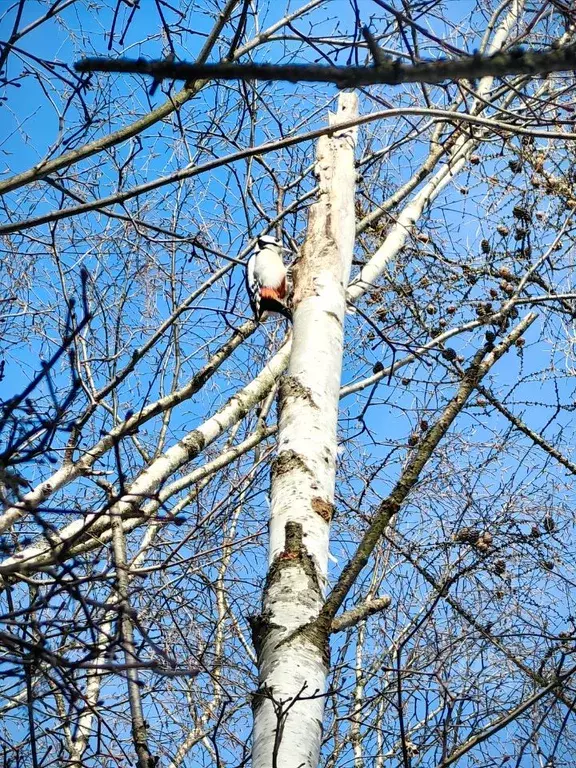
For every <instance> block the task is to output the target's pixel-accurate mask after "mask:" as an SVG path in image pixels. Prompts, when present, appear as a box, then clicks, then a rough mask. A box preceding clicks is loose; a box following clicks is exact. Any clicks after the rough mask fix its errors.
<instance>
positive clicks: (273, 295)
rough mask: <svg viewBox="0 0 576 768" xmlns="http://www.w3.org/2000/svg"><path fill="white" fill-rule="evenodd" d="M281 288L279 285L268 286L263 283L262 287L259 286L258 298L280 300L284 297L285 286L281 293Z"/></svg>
mask: <svg viewBox="0 0 576 768" xmlns="http://www.w3.org/2000/svg"><path fill="white" fill-rule="evenodd" d="M281 288H282V286H280V288H270V287H268V286H264V285H263V286H262V288H260V298H261V299H262V300H264V299H275V300H276V301H280V300H281V299H283V298H284V295H285V293H286V286H284V292H283V293H281V292H280V291H281Z"/></svg>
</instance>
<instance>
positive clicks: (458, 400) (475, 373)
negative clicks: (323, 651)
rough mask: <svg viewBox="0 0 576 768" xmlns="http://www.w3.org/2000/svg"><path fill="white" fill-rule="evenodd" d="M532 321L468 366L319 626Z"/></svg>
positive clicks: (354, 558)
mask: <svg viewBox="0 0 576 768" xmlns="http://www.w3.org/2000/svg"><path fill="white" fill-rule="evenodd" d="M535 319H536V315H535V314H530V315H527V316H526V317H525V318H524V319H523V320H521V321H520V322H519V323H518V325H517V326H516V328H515V329H514V330H513V331H511V332H510V333H509V334H508V336H507V337H506V338H505V339H504V340H503V341H502V343H501V344H499V345H498V346H497V347H494V349H492V350H489V348H488V347H484V348H482V349H480V350H479V351H478V352H477V353H476V355H475V356H474V359H473V360H472V363H471V365H470V366H469V367H468V369H467V370H466V372H465V374H464V377H463V379H462V382H461V384H460V387H459V388H458V391H457V392H456V394H455V395H454V397H453V398H452V400H450V402H449V403H448V405H447V406H446V408H445V409H444V412H443V413H442V415H441V416H440V418H439V419H438V421H437V422H436V424H434V425H433V426H432V427H431V429H430V431H429V432H428V433H427V434H426V436H425V437H424V438H423V440H422V442H421V443H420V445H419V447H418V449H417V450H416V451H415V453H414V455H413V456H412V458H411V460H410V461H409V462H408V464H407V465H406V468H405V469H404V471H403V473H402V476H401V477H400V479H399V480H398V482H397V483H396V485H395V487H394V489H393V490H392V493H391V494H390V496H389V497H388V498H387V499H384V501H383V502H382V503H381V504H380V506H379V508H378V509H377V511H376V513H375V515H374V517H373V519H372V521H371V523H370V526H369V527H368V530H367V531H366V533H365V534H364V536H363V537H362V541H361V542H360V544H359V545H358V549H357V550H356V552H355V554H354V555H353V556H352V558H351V559H350V560H349V562H348V564H347V565H346V567H345V568H344V570H343V571H342V573H341V575H340V578H339V579H338V582H337V583H336V585H335V586H334V588H333V589H332V592H331V593H330V594H329V595H328V598H327V599H326V602H325V603H324V606H323V608H322V610H321V611H320V615H319V616H318V619H317V620H316V622H317V623H318V624H320V625H322V624H325V625H327V626H330V625H331V623H332V621H333V620H334V617H335V616H336V613H337V611H338V609H339V608H340V606H341V605H342V603H343V602H344V600H345V598H346V596H347V595H348V593H349V591H350V589H351V588H352V586H353V585H354V583H355V581H356V579H357V578H358V575H359V574H360V572H361V571H362V569H363V568H364V566H365V565H366V564H367V563H368V560H369V558H370V555H371V554H372V552H373V551H374V549H375V547H376V545H377V544H378V542H379V541H380V538H381V537H382V535H383V533H384V531H385V530H386V528H387V527H388V525H389V524H390V522H391V521H392V518H393V517H394V515H395V514H396V513H397V512H398V510H399V509H400V507H401V505H402V504H403V502H404V501H405V499H406V497H407V496H408V494H409V493H410V491H411V490H412V489H413V488H414V486H415V485H416V483H417V481H418V480H419V478H420V474H421V472H422V470H423V469H424V467H425V466H426V464H427V462H428V460H429V459H430V457H431V456H432V454H433V453H434V451H435V449H436V447H437V445H438V443H439V442H440V440H442V438H443V437H444V436H445V435H446V433H447V432H448V430H449V428H450V426H451V425H452V423H453V421H454V419H455V418H456V417H457V416H458V414H459V413H460V411H461V410H462V408H463V407H464V406H465V405H466V402H467V400H468V398H469V396H470V394H471V393H472V392H473V391H474V389H475V388H476V387H477V385H478V384H479V383H480V381H481V380H482V378H483V377H484V376H485V375H486V373H488V371H489V370H490V368H491V367H492V366H493V365H494V363H496V362H497V361H498V360H499V359H500V358H501V357H502V355H503V354H504V353H505V352H506V351H507V350H508V349H510V347H511V346H512V344H514V342H515V341H516V340H517V339H518V338H520V336H521V335H522V334H523V333H524V332H525V331H526V329H527V328H528V327H529V326H530V325H531V324H532V323H533V322H534V320H535Z"/></svg>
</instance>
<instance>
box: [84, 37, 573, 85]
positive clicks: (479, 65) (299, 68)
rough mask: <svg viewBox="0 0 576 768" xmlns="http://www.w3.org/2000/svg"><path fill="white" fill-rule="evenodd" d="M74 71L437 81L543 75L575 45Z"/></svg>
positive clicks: (101, 62) (143, 63)
mask: <svg viewBox="0 0 576 768" xmlns="http://www.w3.org/2000/svg"><path fill="white" fill-rule="evenodd" d="M74 68H75V69H76V71H78V72H123V73H131V74H141V75H151V76H152V77H153V78H154V80H155V81H160V80H164V79H168V80H186V81H191V80H196V79H200V80H204V79H211V80H269V81H271V80H279V81H288V82H291V83H298V82H313V83H334V85H337V86H338V87H339V88H357V87H359V86H366V85H374V84H376V83H385V84H388V85H399V84H400V83H442V82H444V81H446V80H470V79H476V78H481V77H487V76H488V77H504V76H505V75H545V74H547V73H548V72H566V71H572V70H574V69H576V46H574V45H570V46H566V47H562V48H557V49H547V50H543V51H531V50H526V51H525V50H523V49H521V48H514V49H512V50H511V51H509V52H507V53H496V54H494V55H493V56H480V55H479V54H474V55H473V56H467V57H466V58H463V59H438V60H437V61H423V62H420V63H418V64H414V65H410V64H404V63H402V62H401V61H400V60H399V59H388V60H386V59H384V58H382V57H379V59H378V60H377V62H376V64H375V66H373V67H337V66H323V65H319V64H286V65H280V64H252V63H250V64H235V63H229V62H222V63H218V64H190V63H188V62H184V61H149V60H147V59H106V58H87V59H82V60H81V61H78V62H77V63H76V64H75V65H74Z"/></svg>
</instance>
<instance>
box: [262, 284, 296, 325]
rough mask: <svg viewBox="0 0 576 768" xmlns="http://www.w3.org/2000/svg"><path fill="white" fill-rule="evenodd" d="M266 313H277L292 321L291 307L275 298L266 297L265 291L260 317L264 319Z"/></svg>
mask: <svg viewBox="0 0 576 768" xmlns="http://www.w3.org/2000/svg"><path fill="white" fill-rule="evenodd" d="M264 312H276V313H277V314H279V315H282V316H283V317H285V318H286V319H287V320H290V321H292V310H291V309H290V307H288V306H287V305H286V304H284V302H283V301H281V300H280V299H278V298H276V297H275V296H274V297H272V296H265V295H264V291H263V292H262V297H261V299H260V317H262V315H263V314H264Z"/></svg>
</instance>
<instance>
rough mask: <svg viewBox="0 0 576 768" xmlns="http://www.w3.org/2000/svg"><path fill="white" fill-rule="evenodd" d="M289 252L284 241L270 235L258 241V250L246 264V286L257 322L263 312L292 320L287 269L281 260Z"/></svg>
mask: <svg viewBox="0 0 576 768" xmlns="http://www.w3.org/2000/svg"><path fill="white" fill-rule="evenodd" d="M283 250H287V249H285V248H284V246H283V245H282V241H281V240H277V239H276V238H275V237H271V236H270V235H262V236H261V237H259V238H258V242H257V245H256V249H255V251H254V253H253V254H252V256H251V257H250V259H249V260H248V264H247V265H246V287H247V289H248V296H249V298H250V305H251V306H252V309H253V310H254V316H255V317H256V319H257V320H260V319H261V318H262V315H263V314H264V312H277V313H278V314H280V315H283V316H284V317H286V318H288V320H291V319H292V312H291V310H290V306H289V303H290V286H289V280H288V269H287V268H286V265H285V264H284V261H283V259H282V251H283Z"/></svg>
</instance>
